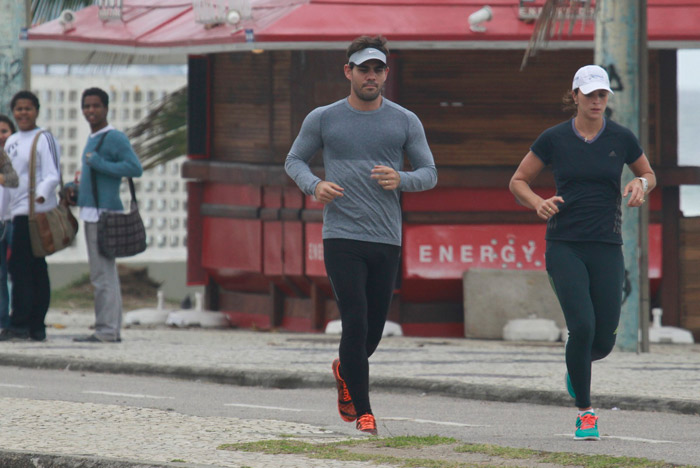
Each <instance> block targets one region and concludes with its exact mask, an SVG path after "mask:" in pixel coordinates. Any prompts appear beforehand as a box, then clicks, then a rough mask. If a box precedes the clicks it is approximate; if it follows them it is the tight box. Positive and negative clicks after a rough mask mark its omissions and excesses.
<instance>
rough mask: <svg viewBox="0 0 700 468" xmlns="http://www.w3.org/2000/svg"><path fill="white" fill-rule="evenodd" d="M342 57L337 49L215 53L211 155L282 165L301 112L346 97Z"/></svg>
mask: <svg viewBox="0 0 700 468" xmlns="http://www.w3.org/2000/svg"><path fill="white" fill-rule="evenodd" d="M344 61H345V55H344V53H343V52H341V51H332V52H319V51H314V52H308V51H294V52H292V51H275V52H264V53H261V54H253V53H243V52H241V53H232V54H216V55H215V56H214V67H213V69H214V72H213V102H212V106H213V129H214V132H213V145H212V149H213V151H212V159H214V160H217V161H236V162H250V163H259V164H282V163H283V162H284V158H285V157H286V155H287V152H288V151H289V148H290V147H291V144H292V142H293V141H294V138H295V137H296V135H297V133H298V132H299V128H301V124H302V122H303V120H304V117H306V115H307V114H308V113H309V112H310V111H311V110H312V109H314V108H315V107H317V106H320V105H324V104H329V103H331V102H333V101H336V100H338V99H341V98H342V97H343V96H347V94H348V91H349V85H348V81H347V79H346V78H345V76H344V75H343V63H344Z"/></svg>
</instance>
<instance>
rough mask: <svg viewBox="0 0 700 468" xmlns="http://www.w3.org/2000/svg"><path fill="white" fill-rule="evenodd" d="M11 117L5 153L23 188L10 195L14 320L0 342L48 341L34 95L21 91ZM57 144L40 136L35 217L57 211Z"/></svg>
mask: <svg viewBox="0 0 700 468" xmlns="http://www.w3.org/2000/svg"><path fill="white" fill-rule="evenodd" d="M10 108H11V109H12V116H13V117H14V119H15V122H17V128H18V129H19V131H18V132H17V133H15V134H13V135H11V136H10V138H8V140H7V143H5V150H6V151H7V153H8V154H9V155H10V159H11V160H12V165H13V166H14V168H15V170H16V171H17V174H18V176H19V186H18V187H17V188H15V189H12V190H10V211H11V212H12V227H13V231H14V232H13V236H12V255H11V256H10V260H9V262H8V263H9V265H8V266H9V270H10V277H11V278H12V316H11V317H10V326H9V327H8V328H6V329H4V330H3V331H2V333H0V341H10V340H27V339H30V340H34V341H44V340H45V339H46V327H45V325H44V318H45V317H46V312H47V311H48V310H49V302H50V299H51V287H50V284H49V273H48V268H47V266H46V260H45V259H44V257H35V256H34V254H33V253H32V246H31V242H30V240H29V162H30V159H31V153H32V144H33V142H34V137H35V136H36V135H37V134H38V133H39V132H41V131H43V129H41V128H39V127H37V126H36V119H37V117H38V116H39V99H38V98H37V97H36V95H34V93H32V92H30V91H20V92H18V93H17V94H15V95H14V96H13V97H12V101H10ZM59 156H60V152H59V149H58V143H57V142H56V140H55V139H54V137H53V135H51V134H50V133H48V132H45V133H43V134H42V135H39V139H38V144H37V147H36V175H35V178H36V193H35V199H34V206H35V210H36V211H37V212H42V213H43V212H46V211H50V210H51V209H53V208H55V207H56V206H57V205H58V197H57V196H56V187H57V186H58V184H59V181H60V176H59V172H58V171H59V169H58V168H59Z"/></svg>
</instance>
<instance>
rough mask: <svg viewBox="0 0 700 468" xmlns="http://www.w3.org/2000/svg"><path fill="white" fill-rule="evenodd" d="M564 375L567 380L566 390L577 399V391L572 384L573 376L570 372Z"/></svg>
mask: <svg viewBox="0 0 700 468" xmlns="http://www.w3.org/2000/svg"><path fill="white" fill-rule="evenodd" d="M564 377H565V380H566V391H567V392H569V396H570V397H571V398H573V399H574V400H575V399H576V392H574V386H573V385H571V377H569V373H568V372H567V373H566V374H565V376H564Z"/></svg>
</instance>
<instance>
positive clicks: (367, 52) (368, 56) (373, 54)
mask: <svg viewBox="0 0 700 468" xmlns="http://www.w3.org/2000/svg"><path fill="white" fill-rule="evenodd" d="M367 60H379V61H380V62H382V63H383V64H384V65H386V54H384V52H382V51H381V50H379V49H374V48H372V47H368V48H366V49H362V50H358V51H357V52H355V53H354V54H352V55H351V56H350V59H349V60H348V63H354V64H355V65H360V64H361V63H365V62H366V61H367Z"/></svg>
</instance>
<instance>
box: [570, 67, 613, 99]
mask: <svg viewBox="0 0 700 468" xmlns="http://www.w3.org/2000/svg"><path fill="white" fill-rule="evenodd" d="M571 89H572V90H575V89H580V90H581V92H582V93H583V94H589V93H592V92H593V91H595V90H598V89H604V90H606V91H607V92H609V93H610V94H615V93H613V90H612V89H610V78H608V73H607V72H606V71H605V70H604V69H603V68H602V67H599V66H598V65H586V66H585V67H581V68H579V69H578V71H577V72H576V75H574V83H573V84H572V85H571Z"/></svg>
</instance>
